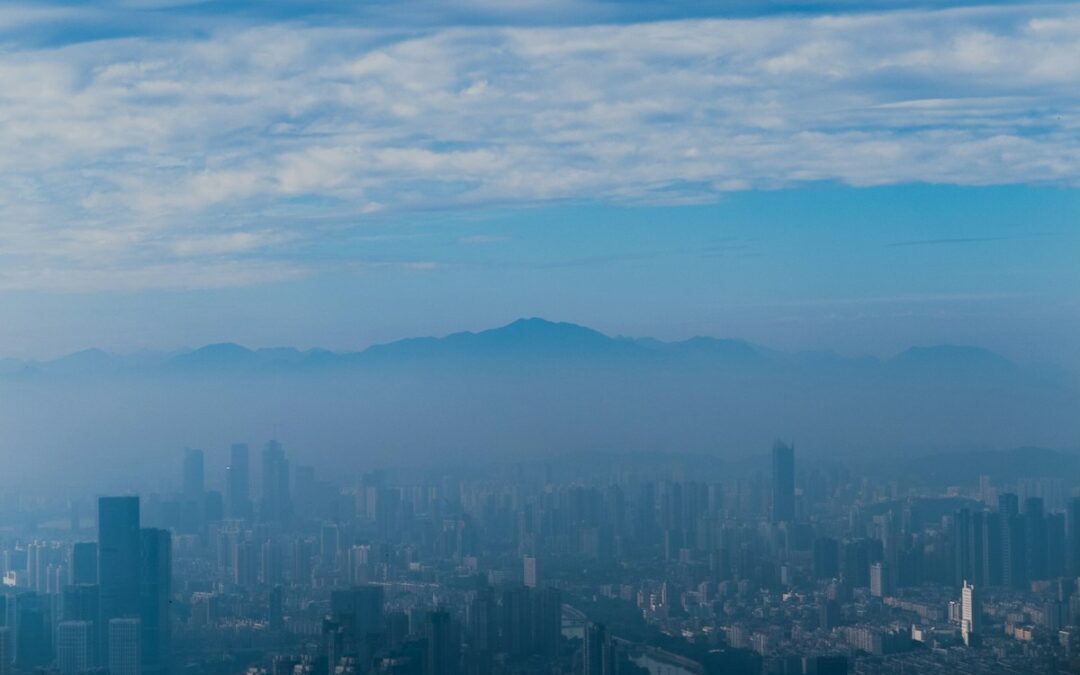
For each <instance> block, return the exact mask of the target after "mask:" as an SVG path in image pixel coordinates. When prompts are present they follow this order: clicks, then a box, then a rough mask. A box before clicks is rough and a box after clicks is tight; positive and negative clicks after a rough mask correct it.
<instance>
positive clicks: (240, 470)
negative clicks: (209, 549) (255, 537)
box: [225, 443, 251, 518]
mask: <svg viewBox="0 0 1080 675" xmlns="http://www.w3.org/2000/svg"><path fill="white" fill-rule="evenodd" d="M225 473H226V480H225V513H226V514H227V515H228V516H229V517H230V518H250V517H251V455H250V452H249V451H248V446H247V444H246V443H235V444H234V445H233V446H232V447H231V448H230V449H229V466H228V467H227V468H226V469H225Z"/></svg>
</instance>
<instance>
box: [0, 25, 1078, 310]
mask: <svg viewBox="0 0 1080 675" xmlns="http://www.w3.org/2000/svg"><path fill="white" fill-rule="evenodd" d="M60 11H62V10H61V9H59V8H57V9H54V10H50V11H45V10H42V11H30V10H18V9H14V8H10V7H9V8H6V9H3V10H0V27H6V28H8V29H11V27H12V26H16V27H18V26H21V25H23V24H26V25H37V24H40V23H42V22H49V21H52V20H54V19H55V17H54V16H53V13H55V12H60ZM1078 97H1080V9H1076V8H1071V7H1068V6H1054V5H1048V6H1021V7H984V8H975V9H946V10H934V11H929V10H897V11H892V12H886V13H880V14H867V15H834V16H816V17H815V16H781V17H760V18H747V19H690V20H681V21H653V22H646V23H636V24H625V25H617V24H598V25H576V26H549V27H530V26H505V25H504V26H464V27H446V28H430V27H429V28H424V29H410V30H408V31H402V30H395V29H391V28H366V27H352V26H349V25H347V24H346V25H343V26H327V25H321V26H320V25H313V24H311V23H300V22H290V21H288V20H283V21H277V22H274V21H263V20H260V21H247V22H243V21H228V22H221V24H220V27H219V28H217V29H214V30H206V31H203V32H200V33H198V34H197V35H196V36H183V35H180V36H170V37H169V38H167V39H161V38H157V39H153V38H150V37H139V36H127V37H115V38H109V39H99V40H93V41H85V42H72V43H65V44H60V45H58V46H25V45H24V46H15V45H13V46H11V47H10V48H9V49H6V50H3V51H2V52H0V148H3V152H2V153H0V288H60V289H83V288H146V287H193V286H194V287H200V286H222V285H233V284H246V283H258V282H262V281H266V280H273V279H280V278H286V277H292V276H298V275H303V274H306V273H309V272H310V271H311V265H312V263H311V262H310V261H309V257H308V256H307V254H306V252H307V251H309V250H310V249H311V248H312V247H318V246H324V245H326V244H327V243H332V242H334V241H335V239H336V238H339V237H341V236H342V234H343V233H345V232H349V231H350V230H353V229H355V228H357V227H363V226H364V225H365V224H366V223H370V222H372V221H373V220H380V219H386V218H387V217H393V216H394V215H395V214H401V213H408V212H418V211H430V210H437V209H456V208H465V207H482V206H488V205H532V204H537V203H544V202H549V201H553V200H600V201H607V202H615V203H637V202H648V203H657V202H662V203H680V202H700V201H708V200H715V199H717V198H720V197H721V196H722V195H723V194H724V193H725V192H727V191H731V190H746V189H774V188H783V187H787V186H792V185H798V184H802V183H807V182H812V181H840V182H843V183H847V184H850V185H854V186H863V185H881V184H890V183H905V182H913V181H925V182H934V183H950V184H964V185H987V184H999V183H1043V184H1060V185H1066V186H1072V187H1075V185H1076V182H1077V177H1078V176H1080V116H1078V114H1077V102H1078Z"/></svg>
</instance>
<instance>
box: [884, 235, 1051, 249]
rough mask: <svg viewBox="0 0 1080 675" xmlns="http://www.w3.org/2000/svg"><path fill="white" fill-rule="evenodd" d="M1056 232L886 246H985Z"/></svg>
mask: <svg viewBox="0 0 1080 675" xmlns="http://www.w3.org/2000/svg"><path fill="white" fill-rule="evenodd" d="M1058 234H1059V233H1057V232H1026V233H1024V234H1018V235H1009V236H999V237H942V238H937V239H912V240H909V241H894V242H890V243H888V244H886V246H887V247H889V248H902V247H908V246H956V245H962V244H986V243H990V242H997V241H1015V240H1017V239H1031V238H1033V237H1053V236H1057V235H1058Z"/></svg>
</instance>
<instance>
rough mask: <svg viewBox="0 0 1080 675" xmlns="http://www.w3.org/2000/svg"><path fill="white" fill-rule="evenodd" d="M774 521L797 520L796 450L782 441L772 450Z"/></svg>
mask: <svg viewBox="0 0 1080 675" xmlns="http://www.w3.org/2000/svg"><path fill="white" fill-rule="evenodd" d="M772 520H773V522H774V523H780V522H785V521H786V522H790V521H793V520H795V449H794V448H793V447H791V446H790V445H787V444H786V443H783V442H781V441H777V442H776V444H775V445H773V450H772Z"/></svg>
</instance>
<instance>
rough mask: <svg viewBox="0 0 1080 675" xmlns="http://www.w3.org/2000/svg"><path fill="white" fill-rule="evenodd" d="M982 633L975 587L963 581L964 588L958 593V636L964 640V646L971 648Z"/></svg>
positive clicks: (980, 613)
mask: <svg viewBox="0 0 1080 675" xmlns="http://www.w3.org/2000/svg"><path fill="white" fill-rule="evenodd" d="M980 632H982V600H981V599H980V598H979V593H978V591H976V590H975V587H974V586H972V585H971V584H969V583H968V582H967V581H966V580H965V581H964V588H963V590H962V591H961V592H960V635H961V636H962V637H963V638H964V644H965V645H967V646H969V647H970V646H972V642H973V641H975V640H977V639H978V636H979V633H980Z"/></svg>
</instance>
